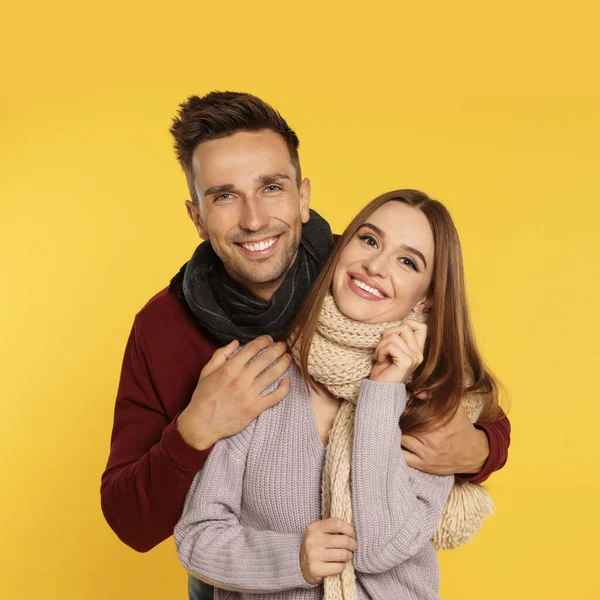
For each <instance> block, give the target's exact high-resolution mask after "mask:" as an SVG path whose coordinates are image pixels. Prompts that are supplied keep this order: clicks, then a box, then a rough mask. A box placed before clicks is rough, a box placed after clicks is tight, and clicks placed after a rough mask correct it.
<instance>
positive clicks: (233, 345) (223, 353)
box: [202, 340, 240, 377]
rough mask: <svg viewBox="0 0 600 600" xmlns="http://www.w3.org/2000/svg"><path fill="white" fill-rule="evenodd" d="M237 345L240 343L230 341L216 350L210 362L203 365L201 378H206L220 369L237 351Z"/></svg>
mask: <svg viewBox="0 0 600 600" xmlns="http://www.w3.org/2000/svg"><path fill="white" fill-rule="evenodd" d="M239 345H240V343H239V342H238V341H237V340H232V341H231V342H229V344H227V346H223V347H222V348H217V350H215V353H214V354H213V355H212V356H211V357H210V360H209V361H208V362H207V363H206V364H205V365H204V368H203V369H202V377H207V376H208V375H210V374H211V373H214V372H215V371H216V370H217V369H220V368H221V367H222V366H223V365H224V364H225V363H226V362H227V359H228V358H229V357H230V356H231V355H232V354H233V353H234V352H235V351H236V350H237V348H238V347H239Z"/></svg>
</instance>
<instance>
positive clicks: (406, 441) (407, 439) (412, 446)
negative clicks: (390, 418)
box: [401, 434, 425, 456]
mask: <svg viewBox="0 0 600 600" xmlns="http://www.w3.org/2000/svg"><path fill="white" fill-rule="evenodd" d="M401 443H402V447H403V448H405V449H406V450H409V451H410V452H412V453H413V454H416V455H417V456H422V455H423V448H424V447H425V444H423V442H422V441H421V440H420V439H419V438H416V437H414V436H413V435H408V434H406V435H402V440H401Z"/></svg>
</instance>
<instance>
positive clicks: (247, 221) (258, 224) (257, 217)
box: [240, 197, 269, 231]
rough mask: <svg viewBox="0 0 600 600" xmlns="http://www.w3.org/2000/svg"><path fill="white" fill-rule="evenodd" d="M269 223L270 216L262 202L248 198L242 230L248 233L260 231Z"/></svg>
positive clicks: (245, 202) (241, 224) (243, 209)
mask: <svg viewBox="0 0 600 600" xmlns="http://www.w3.org/2000/svg"><path fill="white" fill-rule="evenodd" d="M268 223H269V215H268V214H267V211H266V210H265V208H264V206H262V205H261V202H260V201H259V200H257V199H256V198H252V197H247V198H246V199H245V200H244V205H243V208H242V219H241V221H240V228H241V229H245V230H246V231H259V230H260V229H262V228H263V227H266V226H267V224H268Z"/></svg>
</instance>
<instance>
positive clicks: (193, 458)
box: [101, 288, 510, 552]
mask: <svg viewBox="0 0 600 600" xmlns="http://www.w3.org/2000/svg"><path fill="white" fill-rule="evenodd" d="M215 350H216V346H215V344H214V343H213V342H212V341H210V340H209V339H208V338H207V337H206V335H205V334H204V333H203V332H202V331H201V330H200V329H199V328H198V326H197V325H196V323H195V321H194V320H193V318H192V316H191V315H190V314H189V312H188V311H187V309H186V308H185V306H184V305H183V304H182V302H181V300H180V299H179V298H178V297H177V294H176V293H175V291H170V290H169V289H168V288H166V289H164V290H162V291H161V292H159V293H158V294H157V295H156V296H154V298H152V299H151V300H150V301H149V302H148V304H146V306H145V307H144V308H143V309H142V310H141V311H140V312H139V313H138V314H137V315H136V317H135V320H134V323H133V328H132V330H131V334H130V336H129V340H128V342H127V347H126V349H125V356H124V359H123V367H122V371H121V380H120V382H119V389H118V392H117V400H116V405H115V416H114V424H113V431H112V438H111V447H110V455H109V458H108V464H107V466H106V470H105V471H104V474H103V475H102V486H101V498H102V511H103V512H104V516H105V518H106V520H107V522H108V524H109V525H110V526H111V528H112V529H113V531H114V532H115V533H116V534H117V535H118V536H119V538H120V539H121V540H122V541H123V542H125V543H126V544H127V545H128V546H131V547H132V548H133V549H134V550H137V551H139V552H147V551H148V550H150V549H152V548H154V546H156V545H158V544H159V543H160V542H162V541H164V540H166V539H167V538H168V537H170V536H171V535H172V534H173V529H174V527H175V525H176V523H177V522H178V520H179V518H180V517H181V514H182V511H183V504H184V501H185V497H186V494H187V492H188V489H189V488H190V485H191V483H192V481H193V479H194V476H195V475H196V473H197V472H198V471H199V470H200V469H201V468H202V466H203V465H204V462H205V461H206V458H207V457H208V454H209V452H210V449H208V450H204V451H199V450H196V449H194V448H192V447H191V446H189V445H188V444H187V443H186V442H185V441H184V440H183V438H182V437H181V435H180V434H179V432H178V430H177V424H176V419H177V416H178V415H179V413H180V412H181V411H182V410H183V409H184V408H185V407H186V406H187V405H188V403H189V401H190V399H191V397H192V393H193V392H194V389H195V388H196V385H197V383H198V378H199V376H200V371H201V370H202V368H203V367H204V365H205V364H206V363H207V362H208V360H209V359H210V357H211V356H212V354H213V352H214V351H215ZM478 427H480V428H481V429H483V430H484V431H485V432H486V434H487V436H488V438H489V443H490V455H489V458H488V460H487V462H486V463H485V465H484V467H483V469H482V470H481V471H480V472H479V473H477V474H476V475H474V476H472V477H463V478H462V479H463V480H464V481H470V482H472V483H481V482H482V481H485V480H486V479H487V478H488V477H489V476H490V474H491V473H493V472H494V471H496V470H498V469H500V468H502V467H503V466H504V464H505V462H506V459H507V455H508V445H509V443H510V423H509V422H508V419H507V418H506V416H504V415H503V416H502V419H500V420H498V421H495V422H494V423H489V424H485V425H480V426H478Z"/></svg>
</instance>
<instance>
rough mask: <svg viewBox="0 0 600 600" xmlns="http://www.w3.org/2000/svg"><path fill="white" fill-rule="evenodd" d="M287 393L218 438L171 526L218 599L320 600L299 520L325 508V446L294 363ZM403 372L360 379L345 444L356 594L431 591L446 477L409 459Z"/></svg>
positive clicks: (184, 556)
mask: <svg viewBox="0 0 600 600" xmlns="http://www.w3.org/2000/svg"><path fill="white" fill-rule="evenodd" d="M287 375H288V376H289V379H290V383H291V387H290V392H289V394H288V395H287V397H286V398H285V399H284V400H282V401H281V402H280V403H279V404H277V405H276V406H274V407H273V408H270V409H268V410H266V411H265V412H264V413H262V414H261V415H260V416H259V417H258V418H257V419H256V420H255V421H254V422H252V423H251V424H250V425H249V426H248V427H246V429H244V430H243V431H241V432H240V433H238V434H237V435H234V436H232V437H229V438H225V439H223V440H221V441H219V442H218V443H217V444H216V445H215V447H214V448H213V450H212V452H211V453H210V456H209V458H208V460H207V462H206V464H205V466H204V469H203V470H202V471H201V472H200V473H199V474H198V475H197V476H196V478H195V480H194V482H193V484H192V486H191V488H190V491H189V493H188V496H187V499H186V502H185V507H184V511H183V516H182V518H181V520H180V522H179V523H178V524H177V526H176V528H175V543H176V545H177V550H178V553H179V559H180V560H181V562H182V563H183V565H184V566H185V568H186V569H187V570H188V571H189V572H190V573H192V574H194V575H196V576H197V577H199V578H200V579H202V580H204V581H206V582H208V583H211V584H212V585H214V586H216V587H217V588H222V589H217V590H215V600H234V599H235V600H238V599H240V598H247V599H248V600H318V599H320V598H322V596H323V587H322V585H319V586H313V585H311V584H309V583H307V582H306V581H305V579H304V577H303V576H302V572H301V570H300V563H299V555H300V547H301V545H302V539H303V536H304V533H305V532H306V528H307V527H308V525H309V524H310V523H312V522H313V521H317V520H319V519H320V518H321V512H320V499H321V473H322V470H323V465H324V459H325V448H324V447H323V444H322V442H321V440H320V438H319V434H318V431H317V427H316V421H315V417H314V412H313V408H312V402H311V397H310V393H309V390H308V388H307V386H306V384H305V382H304V380H303V379H302V377H301V375H300V372H299V370H298V368H297V367H296V366H295V365H294V366H292V367H291V368H290V369H289V370H288V372H287ZM405 404H406V392H405V387H404V385H403V384H392V383H380V382H374V381H368V380H367V381H364V382H363V384H362V387H361V390H360V393H359V397H358V404H357V409H356V417H355V433H354V446H353V456H352V493H353V510H354V523H353V525H354V528H355V531H356V540H357V543H358V549H357V550H356V552H355V554H354V566H355V570H356V580H357V584H356V585H357V598H358V600H366V599H368V598H371V599H373V600H400V599H407V600H409V599H411V600H412V599H419V600H421V599H434V598H438V588H439V569H438V562H437V556H436V552H435V550H434V548H433V546H432V545H431V543H430V541H429V540H430V538H431V537H432V535H433V532H434V531H435V528H436V526H437V523H438V520H439V518H440V515H441V512H442V509H443V507H444V504H445V502H446V499H447V497H448V495H449V493H450V489H451V487H452V484H453V482H454V478H453V477H440V476H436V475H429V474H426V473H422V472H420V471H417V470H414V469H411V468H409V467H408V466H407V464H406V462H405V461H404V457H403V455H402V451H401V447H400V435H401V434H400V429H399V427H398V421H399V419H400V415H401V414H402V411H403V410H404V407H405Z"/></svg>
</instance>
